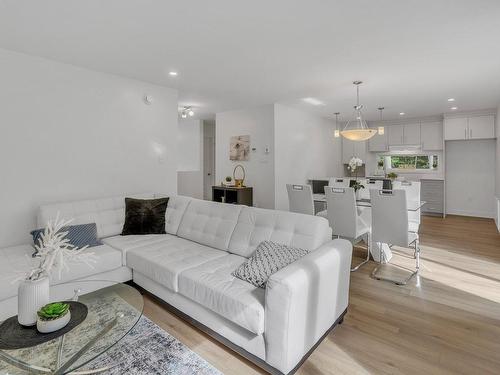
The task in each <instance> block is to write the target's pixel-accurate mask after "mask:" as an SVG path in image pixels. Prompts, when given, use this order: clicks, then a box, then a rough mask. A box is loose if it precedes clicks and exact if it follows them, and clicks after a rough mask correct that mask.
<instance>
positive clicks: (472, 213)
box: [446, 210, 495, 219]
mask: <svg viewBox="0 0 500 375" xmlns="http://www.w3.org/2000/svg"><path fill="white" fill-rule="evenodd" d="M446 215H458V216H470V217H482V218H485V219H494V218H495V214H494V213H492V212H483V211H464V210H446Z"/></svg>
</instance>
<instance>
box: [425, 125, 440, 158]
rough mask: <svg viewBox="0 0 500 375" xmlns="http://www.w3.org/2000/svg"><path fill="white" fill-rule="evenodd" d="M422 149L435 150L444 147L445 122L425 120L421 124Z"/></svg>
mask: <svg viewBox="0 0 500 375" xmlns="http://www.w3.org/2000/svg"><path fill="white" fill-rule="evenodd" d="M420 135H421V139H422V150H424V151H434V150H442V149H443V124H442V123H441V122H423V123H422V124H421V125H420Z"/></svg>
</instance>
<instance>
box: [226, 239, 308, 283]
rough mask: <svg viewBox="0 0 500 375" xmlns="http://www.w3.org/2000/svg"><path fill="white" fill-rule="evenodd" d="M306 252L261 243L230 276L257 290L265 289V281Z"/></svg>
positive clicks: (265, 242)
mask: <svg viewBox="0 0 500 375" xmlns="http://www.w3.org/2000/svg"><path fill="white" fill-rule="evenodd" d="M307 253H309V251H308V250H304V249H299V248H296V247H290V246H286V245H282V244H279V243H275V242H272V241H263V242H261V243H260V244H259V246H257V249H256V250H255V252H254V253H253V255H252V256H251V257H250V258H248V259H247V260H246V261H245V262H244V263H243V264H241V265H240V266H239V267H238V268H237V269H236V270H234V271H233V273H232V275H233V276H234V277H237V278H238V279H241V280H243V281H247V282H249V283H250V284H252V285H255V286H258V287H259V288H265V287H266V283H267V280H268V279H269V277H270V276H271V275H272V274H273V273H276V272H278V271H279V270H280V269H282V268H283V267H286V266H288V265H289V264H290V263H293V262H295V261H296V260H298V259H300V258H302V257H303V256H304V255H306V254H307Z"/></svg>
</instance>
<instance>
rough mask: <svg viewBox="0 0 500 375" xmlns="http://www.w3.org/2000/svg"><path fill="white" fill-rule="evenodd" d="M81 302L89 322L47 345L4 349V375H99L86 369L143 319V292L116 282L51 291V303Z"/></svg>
mask: <svg viewBox="0 0 500 375" xmlns="http://www.w3.org/2000/svg"><path fill="white" fill-rule="evenodd" d="M71 299H77V300H78V301H79V302H81V303H83V304H85V305H86V306H87V308H88V314H87V317H86V318H85V320H84V321H83V322H82V323H81V324H80V325H78V326H76V327H75V328H74V329H73V330H71V331H69V332H68V333H66V334H65V335H63V336H61V337H58V338H56V339H53V340H51V341H48V342H45V343H43V344H40V345H37V346H34V347H30V348H25V349H16V350H0V375H7V374H9V375H10V374H26V373H28V372H29V373H40V374H67V373H69V372H72V373H73V374H78V371H76V370H78V369H80V371H81V373H83V372H85V373H86V374H88V373H93V372H94V373H95V372H99V371H104V370H105V369H94V370H92V371H91V372H89V371H88V370H83V367H85V366H86V365H87V364H88V363H89V362H91V361H92V360H93V359H95V358H97V357H98V356H100V355H101V354H103V353H104V352H106V351H107V350H109V349H110V348H111V347H113V345H115V344H116V343H117V342H118V341H120V340H121V339H122V338H123V337H125V336H126V335H127V334H128V333H129V332H130V330H131V329H132V328H133V327H134V326H135V325H136V323H137V322H138V321H139V319H140V317H141V316H142V310H143V307H144V300H143V298H142V295H141V294H140V293H139V291H138V290H137V289H135V288H133V287H131V286H129V285H127V284H121V283H120V284H117V283H114V282H112V281H75V282H69V283H63V284H59V285H55V286H51V288H50V300H51V301H64V300H71Z"/></svg>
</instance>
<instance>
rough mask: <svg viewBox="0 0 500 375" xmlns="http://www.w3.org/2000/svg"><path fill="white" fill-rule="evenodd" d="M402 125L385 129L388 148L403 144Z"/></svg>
mask: <svg viewBox="0 0 500 375" xmlns="http://www.w3.org/2000/svg"><path fill="white" fill-rule="evenodd" d="M403 132H404V125H391V126H388V127H387V142H388V143H389V146H392V145H402V144H403Z"/></svg>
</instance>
